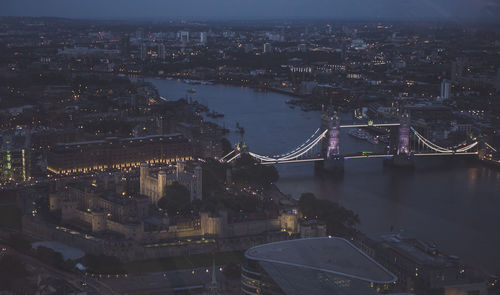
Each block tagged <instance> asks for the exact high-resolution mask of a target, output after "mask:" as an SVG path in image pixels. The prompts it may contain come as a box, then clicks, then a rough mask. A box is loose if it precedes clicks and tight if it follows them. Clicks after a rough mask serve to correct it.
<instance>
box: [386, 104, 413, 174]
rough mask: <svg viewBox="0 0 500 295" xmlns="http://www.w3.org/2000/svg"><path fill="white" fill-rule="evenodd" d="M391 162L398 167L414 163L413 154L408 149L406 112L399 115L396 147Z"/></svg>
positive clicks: (407, 119)
mask: <svg viewBox="0 0 500 295" xmlns="http://www.w3.org/2000/svg"><path fill="white" fill-rule="evenodd" d="M391 164H392V165H394V166H398V167H412V166H413V165H414V158H413V154H412V153H411V151H410V115H409V114H408V113H406V112H405V113H403V114H402V115H401V116H400V126H399V130H398V140H397V149H396V151H395V154H394V157H393V159H392V163H391Z"/></svg>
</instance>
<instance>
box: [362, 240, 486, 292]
mask: <svg viewBox="0 0 500 295" xmlns="http://www.w3.org/2000/svg"><path fill="white" fill-rule="evenodd" d="M365 240H366V241H363V242H364V243H365V244H371V246H370V247H371V248H372V249H373V250H372V251H373V253H374V257H375V259H376V260H377V261H380V263H382V264H383V265H384V266H385V267H387V268H388V269H389V270H390V271H391V272H393V273H394V274H396V275H397V276H398V278H399V280H398V284H399V285H400V286H401V287H402V288H403V289H406V290H409V291H412V292H413V291H414V292H416V293H417V294H478V295H482V294H484V295H486V294H487V293H488V292H487V279H486V278H487V276H486V275H485V274H484V273H482V272H481V271H479V270H477V269H473V268H471V267H467V266H464V265H463V264H462V263H461V261H460V259H459V258H458V257H456V256H453V255H447V254H445V253H442V252H440V251H439V249H438V248H437V247H436V245H434V244H433V243H428V242H425V241H422V240H418V239H415V238H412V237H408V236H406V235H404V234H403V233H390V234H384V235H380V236H377V237H375V238H373V239H370V238H368V239H366V238H365ZM367 241H368V243H367Z"/></svg>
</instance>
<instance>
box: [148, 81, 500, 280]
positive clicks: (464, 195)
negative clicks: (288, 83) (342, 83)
mask: <svg viewBox="0 0 500 295" xmlns="http://www.w3.org/2000/svg"><path fill="white" fill-rule="evenodd" d="M150 81H151V82H152V83H153V84H155V86H156V87H157V88H158V91H159V93H160V95H162V96H164V97H175V98H176V99H178V98H180V97H186V93H187V90H188V89H190V88H196V90H197V93H196V94H194V95H192V98H193V99H195V100H197V101H199V102H200V103H203V104H204V105H207V106H208V107H209V108H210V109H213V110H215V111H217V112H219V113H223V114H224V115H225V116H224V118H217V119H212V118H207V120H210V121H213V122H215V123H217V124H219V125H223V126H226V127H227V126H229V127H230V126H235V125H236V122H239V124H240V125H241V126H244V127H245V133H244V134H243V135H241V134H238V133H233V132H232V133H228V134H227V137H228V139H229V140H230V142H231V143H232V144H235V143H236V142H238V141H245V143H246V144H247V145H248V146H249V148H250V150H251V151H252V152H255V153H258V154H261V155H277V154H282V153H284V152H287V151H290V150H292V149H294V148H295V147H296V146H298V145H300V144H301V143H302V142H304V140H305V139H307V138H309V137H310V135H311V134H312V133H313V132H314V131H315V130H316V129H317V128H318V127H319V126H320V112H317V111H310V112H302V111H301V110H300V109H299V108H295V109H292V108H290V107H289V106H288V105H287V104H286V101H287V100H290V97H289V96H286V95H283V94H279V93H274V92H258V91H254V90H253V89H250V88H244V87H234V86H226V85H218V84H217V85H208V86H199V85H194V86H193V85H188V84H184V83H181V82H178V81H168V80H157V79H151V80H150ZM341 117H342V120H343V121H346V122H347V121H349V120H351V119H352V117H350V115H349V114H341ZM340 142H341V152H342V153H349V152H359V151H374V152H376V151H377V149H378V148H383V147H381V145H372V144H370V143H368V142H366V141H361V140H357V139H356V138H353V137H352V136H350V135H349V134H347V133H346V132H341V134H340ZM277 168H278V172H279V174H280V179H279V180H278V181H277V182H276V185H277V187H278V188H279V189H280V190H281V191H282V192H283V194H285V195H291V196H292V197H293V198H294V199H298V198H299V197H300V194H301V193H303V192H312V193H314V194H315V195H316V196H317V197H318V198H322V199H327V200H332V201H335V202H337V203H339V204H341V205H342V206H344V207H346V208H348V209H350V210H352V211H354V212H356V213H357V214H359V216H360V217H361V223H360V224H359V226H358V229H359V230H361V231H362V232H365V233H367V234H380V233H386V232H389V231H390V229H391V227H392V228H394V229H395V230H400V229H404V230H405V231H406V232H407V233H411V234H412V235H414V236H416V237H418V238H420V239H423V240H427V241H434V242H436V243H437V244H438V246H439V247H440V248H441V249H442V250H443V251H444V252H446V253H450V254H453V255H456V256H459V257H461V258H463V260H464V261H465V262H466V263H468V264H470V265H477V266H479V267H481V268H484V269H486V270H488V271H489V272H491V273H499V274H500V265H499V264H497V263H496V261H500V252H498V251H497V250H498V249H499V248H500V236H499V235H493V234H492V231H491V230H492V228H494V226H495V225H496V224H500V215H498V212H499V211H500V196H499V195H498V192H499V191H500V171H498V170H496V169H492V168H489V167H487V166H485V165H483V164H480V163H478V162H468V161H463V160H460V159H448V158H443V159H440V158H433V159H418V161H416V166H415V169H413V170H412V171H410V172H405V173H402V172H398V171H394V170H393V169H389V168H387V167H384V166H383V165H382V161H381V160H378V159H362V160H346V162H345V171H344V175H343V177H342V178H334V177H328V176H317V175H315V172H314V166H313V164H310V163H304V164H287V165H278V166H277ZM457 241H462V242H459V243H457Z"/></svg>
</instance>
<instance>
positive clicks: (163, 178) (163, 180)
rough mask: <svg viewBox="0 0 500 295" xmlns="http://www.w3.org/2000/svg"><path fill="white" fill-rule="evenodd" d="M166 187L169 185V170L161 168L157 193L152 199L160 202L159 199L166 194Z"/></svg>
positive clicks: (154, 201)
mask: <svg viewBox="0 0 500 295" xmlns="http://www.w3.org/2000/svg"><path fill="white" fill-rule="evenodd" d="M166 187H167V172H165V171H163V170H161V171H159V172H158V187H157V189H156V194H155V196H154V198H153V200H152V201H153V203H154V204H156V203H158V200H160V199H161V198H162V197H163V196H164V195H165V188H166Z"/></svg>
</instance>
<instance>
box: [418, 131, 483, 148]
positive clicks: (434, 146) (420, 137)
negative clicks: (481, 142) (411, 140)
mask: <svg viewBox="0 0 500 295" xmlns="http://www.w3.org/2000/svg"><path fill="white" fill-rule="evenodd" d="M410 129H411V131H412V132H413V133H414V134H415V136H416V137H417V139H418V140H419V142H422V143H423V144H424V145H425V146H426V147H428V148H429V149H431V150H433V151H435V152H438V153H464V152H467V151H469V150H470V149H472V148H473V147H475V146H477V145H478V142H477V141H475V142H473V143H471V144H469V145H467V146H464V147H461V148H459V149H450V148H444V147H442V146H439V145H437V144H435V143H433V142H432V141H430V140H428V139H427V138H425V137H423V136H422V135H421V134H420V133H418V131H417V130H415V129H414V128H413V127H410Z"/></svg>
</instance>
